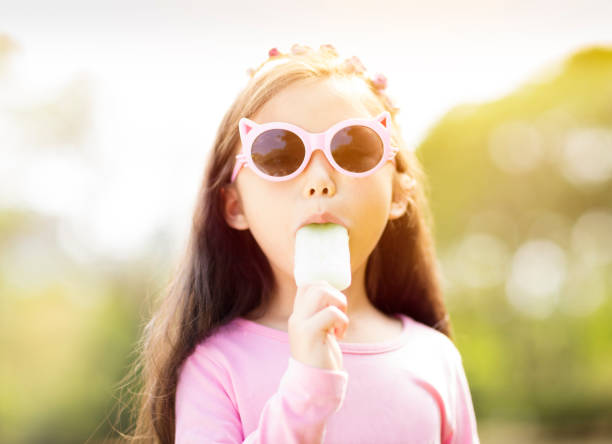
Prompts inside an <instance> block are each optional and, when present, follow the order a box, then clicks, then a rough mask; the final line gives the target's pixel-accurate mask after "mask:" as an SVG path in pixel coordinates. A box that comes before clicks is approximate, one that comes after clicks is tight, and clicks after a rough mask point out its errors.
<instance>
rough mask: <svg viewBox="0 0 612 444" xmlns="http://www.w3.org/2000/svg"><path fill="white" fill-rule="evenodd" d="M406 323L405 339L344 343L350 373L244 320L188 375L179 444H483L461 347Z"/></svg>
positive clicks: (189, 366) (191, 362)
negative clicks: (299, 356)
mask: <svg viewBox="0 0 612 444" xmlns="http://www.w3.org/2000/svg"><path fill="white" fill-rule="evenodd" d="M397 317H398V318H399V319H401V320H402V323H403V331H402V334H401V335H400V336H397V337H396V338H393V339H391V340H388V341H385V342H377V343H349V342H341V341H339V345H340V348H341V350H342V355H343V365H344V369H345V370H342V371H335V370H324V369H320V368H316V367H311V366H308V365H306V364H302V363H301V362H300V361H298V360H296V359H294V358H293V357H292V356H291V353H290V347H289V335H288V333H287V332H284V331H281V330H276V329H273V328H270V327H266V326H264V325H260V324H258V323H256V322H253V321H249V320H247V319H243V318H236V319H234V320H233V321H231V322H230V323H229V324H227V325H224V326H222V327H221V328H220V329H219V330H217V332H216V333H215V334H213V335H212V336H211V337H209V338H208V339H207V340H205V341H203V342H201V343H200V344H199V345H198V346H197V347H196V349H195V351H194V352H193V353H192V354H191V355H190V356H189V357H188V358H187V359H186V360H185V361H184V362H183V364H182V366H181V368H180V370H179V381H178V387H177V392H176V435H175V438H176V443H177V444H187V443H193V444H195V443H200V444H203V443H242V442H245V443H274V444H291V443H329V444H332V443H333V444H336V443H344V444H346V443H350V444H359V443H367V444H372V443H385V444H392V443H411V444H412V443H414V444H421V443H423V444H430V443H440V444H450V443H453V444H467V443H470V444H472V443H476V444H479V438H478V433H477V429H476V417H475V415H474V408H473V406H472V398H471V395H470V390H469V387H468V382H467V379H466V376H465V372H464V369H463V364H462V361H461V355H460V354H459V351H458V350H457V348H456V347H455V345H454V344H453V342H452V341H451V340H450V339H448V337H447V336H445V335H444V334H442V333H440V332H439V331H437V330H434V329H433V328H431V327H429V326H427V325H425V324H422V323H420V322H417V321H415V320H413V319H412V318H411V317H408V316H405V315H403V314H398V315H397Z"/></svg>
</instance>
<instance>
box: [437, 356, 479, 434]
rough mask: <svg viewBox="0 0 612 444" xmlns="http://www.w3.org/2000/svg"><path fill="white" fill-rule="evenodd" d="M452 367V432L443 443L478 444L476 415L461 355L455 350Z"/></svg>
mask: <svg viewBox="0 0 612 444" xmlns="http://www.w3.org/2000/svg"><path fill="white" fill-rule="evenodd" d="M454 355H455V359H454V360H453V362H454V366H453V368H452V378H451V381H450V387H451V406H450V409H451V415H452V418H453V429H454V433H453V434H452V436H450V437H448V439H446V440H445V444H480V441H479V438H478V430H477V426H476V415H475V413H474V406H473V404H472V396H471V394H470V389H469V385H468V381H467V377H466V375H465V370H464V368H463V363H462V359H461V355H460V354H459V352H458V351H457V353H456V354H454Z"/></svg>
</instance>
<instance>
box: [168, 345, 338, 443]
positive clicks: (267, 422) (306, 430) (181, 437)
mask: <svg viewBox="0 0 612 444" xmlns="http://www.w3.org/2000/svg"><path fill="white" fill-rule="evenodd" d="M245 371H248V369H245ZM262 377H265V375H262ZM347 380H348V373H347V372H345V371H332V370H324V369H319V368H315V367H310V366H307V365H305V364H303V363H301V362H300V361H297V360H295V359H294V358H293V357H289V365H288V367H287V370H286V371H285V373H284V374H283V376H282V378H281V380H280V383H279V386H278V390H277V391H276V393H274V394H273V395H272V396H271V397H270V399H268V401H267V402H266V403H265V405H264V406H263V408H262V409H261V414H260V416H259V423H258V427H257V429H255V430H254V431H252V432H251V433H250V434H249V435H248V436H246V437H244V433H243V428H242V423H241V419H240V413H239V410H238V406H237V405H236V401H235V396H234V394H233V390H232V384H231V380H230V378H229V375H228V373H227V372H226V371H225V370H224V369H223V367H222V366H221V365H219V364H217V363H215V362H214V361H213V360H211V359H209V358H208V357H207V356H206V355H203V354H201V353H200V354H197V355H192V356H190V357H189V358H188V359H187V360H186V361H185V364H184V365H183V367H182V369H181V372H180V377H179V382H178V385H177V392H176V430H175V442H176V443H177V444H195V443H241V442H244V443H261V444H263V443H279V442H282V443H287V444H291V443H309V444H310V443H321V442H323V439H324V437H325V427H326V422H327V420H328V418H329V416H331V415H332V414H333V413H334V412H336V411H338V410H339V409H340V407H341V405H342V402H343V400H344V396H345V393H346V386H347ZM247 408H248V406H247Z"/></svg>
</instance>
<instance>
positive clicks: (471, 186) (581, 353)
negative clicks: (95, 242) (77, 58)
mask: <svg viewBox="0 0 612 444" xmlns="http://www.w3.org/2000/svg"><path fill="white" fill-rule="evenodd" d="M2 48H3V46H2V40H1V39H0V52H2ZM553 68H554V69H551V70H548V71H547V72H545V73H543V74H542V75H540V76H538V78H537V79H535V80H534V81H533V82H531V83H529V84H527V85H524V86H522V87H521V88H520V89H518V90H517V91H516V92H514V93H512V94H510V95H508V96H507V97H504V98H502V99H500V100H497V101H495V102H491V103H484V104H479V105H465V106H459V107H457V108H455V109H453V110H451V111H450V112H449V113H448V114H447V115H446V116H445V117H444V118H443V119H442V120H441V122H440V123H439V124H438V125H437V126H436V127H434V129H433V130H432V131H431V133H430V134H429V135H428V137H427V138H426V140H424V141H423V143H422V145H421V146H420V147H419V148H418V150H417V155H418V156H419V158H420V159H421V161H422V163H423V165H424V167H425V170H426V172H427V175H428V178H429V183H428V193H429V197H430V202H431V205H432V209H433V211H434V220H435V227H434V228H435V238H436V244H437V250H438V251H439V257H440V262H441V269H442V271H443V277H444V285H445V294H446V298H447V303H448V307H449V310H450V312H451V315H452V320H453V329H454V332H455V338H456V344H457V347H458V348H459V349H460V351H461V354H462V357H463V363H464V367H465V369H466V373H467V376H468V380H469V383H470V388H471V391H472V396H473V400H474V406H475V409H476V413H477V418H478V421H479V424H482V425H483V427H484V426H485V425H486V424H488V423H493V421H502V422H504V421H514V422H516V421H524V422H525V423H526V424H532V425H533V424H538V425H547V426H550V427H549V429H550V430H551V432H550V433H553V432H555V431H556V432H557V433H563V434H565V435H567V434H569V433H571V432H572V431H573V432H574V433H577V434H579V436H581V441H582V440H584V441H586V438H585V437H586V436H587V435H589V434H593V433H594V432H595V431H596V430H598V429H604V428H605V425H606V424H611V423H612V380H611V378H610V375H611V374H612V354H611V353H610V349H611V345H612V322H610V321H611V319H612V301H611V298H610V293H611V287H612V280H611V278H610V276H611V274H612V273H610V271H611V261H612V259H611V256H610V254H609V251H608V250H610V251H612V246H611V245H610V242H611V241H610V233H611V232H612V229H611V226H610V225H608V221H609V220H610V219H609V217H608V216H609V215H610V211H611V206H612V199H611V196H612V192H611V191H612V190H611V187H612V181H611V178H610V176H611V175H612V168H610V165H612V161H611V160H610V159H612V157H611V156H610V153H611V152H612V145H611V144H610V143H609V140H610V139H608V135H609V134H610V130H611V129H612V51H611V50H609V49H605V48H593V49H588V50H584V51H581V52H579V53H577V54H575V55H574V56H572V57H571V58H569V59H568V60H567V61H566V62H565V63H563V64H561V65H559V66H557V67H553ZM77 90H78V91H80V89H78V88H77ZM78 91H77V95H79V94H80V93H79V92H78ZM60 99H61V101H62V103H64V102H66V103H69V102H70V100H71V99H70V98H67V97H64V96H63V95H59V96H58V100H60ZM77 99H78V97H77ZM79 103H80V102H79ZM60 108H61V106H60ZM56 109H57V108H55V107H54V105H53V104H51V103H50V104H48V106H47V105H45V107H44V108H41V109H38V110H35V112H34V114H35V115H34V117H36V116H38V115H44V116H47V115H48V114H49V113H51V114H55V111H54V110H56ZM70 109H72V108H70ZM74 109H76V110H77V111H78V109H80V108H79V107H78V106H77V107H76V108H74ZM68 114H69V115H73V114H74V113H73V112H71V113H68ZM77 114H78V112H77ZM22 117H24V118H29V117H28V116H27V115H22ZM26 120H27V119H26ZM34 120H37V119H34ZM43 120H44V119H43ZM86 120H87V119H86ZM84 125H85V124H84ZM62 128H63V127H62ZM69 129H70V131H69V133H70V134H75V135H76V136H75V140H77V142H78V140H82V138H83V137H85V135H86V131H85V132H83V131H82V130H81V128H79V127H74V128H73V127H72V126H71V127H70V128H69ZM62 134H64V133H63V132H62ZM71 140H72V139H71ZM36 143H43V141H41V140H38V139H37V140H36ZM576 152H578V153H582V154H583V156H582V157H578V158H577V157H576V155H575V154H576ZM606 156H607V157H606ZM606 162H608V163H606ZM57 233H58V230H57V221H56V220H54V219H53V218H50V217H48V216H44V215H42V214H37V213H33V212H29V211H21V210H9V209H1V208H0V325H1V327H0V339H1V343H2V344H3V347H2V356H1V357H0V360H1V362H2V365H1V366H0V372H1V376H2V381H3V382H4V383H3V390H2V391H0V400H1V402H0V442H3V443H22V442H28V443H39V442H40V443H43V442H44V443H73V442H74V443H77V442H78V443H81V442H86V441H87V442H98V441H101V440H104V439H105V438H108V437H109V436H112V435H113V431H112V428H111V423H114V424H117V418H116V417H115V416H114V413H116V412H117V408H118V401H117V399H116V397H117V396H118V395H119V391H118V387H117V383H118V381H119V380H120V379H121V378H122V377H123V376H124V375H125V374H126V372H127V369H128V365H129V364H130V363H131V362H132V360H133V359H134V357H135V356H134V350H135V345H136V341H137V339H138V337H139V334H140V333H141V331H142V328H143V327H144V323H145V322H146V321H147V320H148V319H147V318H146V314H147V313H146V310H145V309H148V306H149V304H150V301H151V300H152V299H153V298H154V296H155V294H156V293H157V292H159V291H160V289H161V288H162V286H163V284H164V281H165V280H166V278H167V277H168V276H169V275H170V269H169V267H168V263H164V264H161V263H160V262H155V261H152V260H151V254H150V252H143V255H142V258H141V259H137V260H134V261H131V262H118V263H116V262H112V263H111V262H108V261H104V260H91V261H89V262H79V261H78V260H76V259H74V258H73V257H71V256H70V254H69V252H67V251H65V250H64V249H63V248H62V245H61V242H59V241H58V234H57ZM608 247H610V248H609V249H608ZM533 252H535V254H534V253H533ZM44 257H48V258H51V259H49V260H47V261H46V262H45V260H43V258H44ZM534 270H535V272H534ZM126 421H127V418H126V417H125V416H122V417H121V418H119V423H121V424H123V425H125V424H126ZM123 430H125V429H123ZM487 430H488V429H487ZM500 430H501V429H500ZM504 430H505V429H504ZM504 433H505V432H504ZM608 433H611V432H610V431H609V430H608ZM487 436H494V434H491V433H487ZM508 436H515V435H514V434H512V435H508ZM516 436H518V435H516ZM522 436H523V438H524V439H523V438H520V439H519V438H516V439H515V438H512V442H549V441H547V440H546V439H545V437H544V435H541V434H534V433H532V434H529V435H528V436H529V438H527V435H522ZM551 436H552V437H551V438H550V439H551V440H552V439H554V437H555V435H551ZM531 439H533V441H531ZM483 442H487V441H484V440H483ZM490 442H497V441H495V440H493V439H491V441H490ZM508 442H509V441H508Z"/></svg>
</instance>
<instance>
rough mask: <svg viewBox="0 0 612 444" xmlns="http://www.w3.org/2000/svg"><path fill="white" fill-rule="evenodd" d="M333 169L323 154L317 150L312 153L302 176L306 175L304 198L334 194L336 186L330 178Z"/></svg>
mask: <svg viewBox="0 0 612 444" xmlns="http://www.w3.org/2000/svg"><path fill="white" fill-rule="evenodd" d="M333 171H334V167H333V166H332V164H331V163H329V161H328V160H327V157H325V154H324V153H323V152H322V151H320V150H317V151H315V152H314V153H312V156H311V157H310V161H309V162H308V165H306V169H305V170H304V171H303V174H305V175H306V180H305V182H304V197H315V196H333V195H334V194H336V185H335V183H334V180H333V178H332V176H333Z"/></svg>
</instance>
